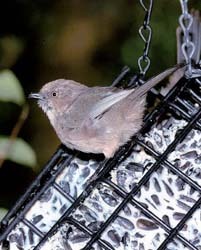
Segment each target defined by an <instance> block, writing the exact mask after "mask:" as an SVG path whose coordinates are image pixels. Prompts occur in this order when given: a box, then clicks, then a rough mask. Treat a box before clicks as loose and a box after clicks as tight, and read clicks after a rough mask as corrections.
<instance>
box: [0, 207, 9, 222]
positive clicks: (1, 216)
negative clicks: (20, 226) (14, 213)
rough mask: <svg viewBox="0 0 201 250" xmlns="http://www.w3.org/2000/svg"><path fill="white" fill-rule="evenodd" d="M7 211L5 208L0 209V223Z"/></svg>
mask: <svg viewBox="0 0 201 250" xmlns="http://www.w3.org/2000/svg"><path fill="white" fill-rule="evenodd" d="M7 212H8V210H7V209H5V208H2V207H0V221H1V220H2V219H3V217H4V216H5V215H6V214H7Z"/></svg>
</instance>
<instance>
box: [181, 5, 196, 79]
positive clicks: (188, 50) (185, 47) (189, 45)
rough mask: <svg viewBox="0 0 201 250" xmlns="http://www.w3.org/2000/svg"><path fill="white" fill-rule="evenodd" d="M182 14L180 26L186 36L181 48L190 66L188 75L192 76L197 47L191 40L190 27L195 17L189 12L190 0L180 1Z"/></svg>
mask: <svg viewBox="0 0 201 250" xmlns="http://www.w3.org/2000/svg"><path fill="white" fill-rule="evenodd" d="M180 4H181V8H182V14H181V16H180V17H179V24H180V26H181V28H182V31H183V34H184V41H183V44H182V46H181V49H182V53H183V55H184V57H185V60H186V63H187V65H188V67H187V72H186V74H187V75H188V76H189V77H190V76H192V56H193V53H194V51H195V45H194V43H193V42H192V41H191V39H190V32H189V31H190V27H191V25H192V23H193V17H192V16H191V15H190V14H189V12H188V0H180Z"/></svg>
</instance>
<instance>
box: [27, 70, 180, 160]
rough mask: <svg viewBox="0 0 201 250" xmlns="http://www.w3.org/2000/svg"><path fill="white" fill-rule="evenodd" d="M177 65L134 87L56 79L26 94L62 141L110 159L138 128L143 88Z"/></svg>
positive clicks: (161, 78) (145, 89)
mask: <svg viewBox="0 0 201 250" xmlns="http://www.w3.org/2000/svg"><path fill="white" fill-rule="evenodd" d="M177 68H178V67H173V68H171V69H167V70H166V71H164V72H162V73H161V74H159V75H157V76H156V77H153V78H151V79H150V80H148V81H147V82H145V83H144V84H143V85H142V86H140V87H137V88H135V89H129V90H128V89H127V90H123V89H119V88H116V87H87V86H85V85H82V84H80V83H78V82H75V81H72V80H64V79H59V80H55V81H53V82H49V83H47V84H45V85H44V86H43V87H42V89H41V90H40V92H39V93H32V94H30V96H29V97H31V98H35V99H38V104H39V106H40V107H41V108H42V109H43V111H44V112H45V113H46V114H47V116H48V118H49V120H50V122H51V124H52V126H53V127H54V129H55V131H56V133H57V135H58V137H59V138H60V140H61V142H62V143H63V144H65V145H66V146H67V147H69V148H71V149H77V150H79V151H82V152H88V153H103V154H104V155H105V157H106V158H110V157H112V156H113V155H114V153H115V151H116V150H117V149H118V148H119V147H120V146H121V145H123V144H124V143H126V142H127V141H128V140H129V139H130V138H131V136H133V135H134V134H135V133H136V132H137V131H138V130H139V129H140V128H141V126H142V119H143V113H144V109H145V103H146V102H145V99H146V93H147V91H149V90H150V89H151V88H152V87H154V86H155V85H156V84H157V83H159V82H160V81H162V80H163V79H164V78H166V77H167V76H169V75H170V74H172V73H173V72H174V71H175V70H176V69H177Z"/></svg>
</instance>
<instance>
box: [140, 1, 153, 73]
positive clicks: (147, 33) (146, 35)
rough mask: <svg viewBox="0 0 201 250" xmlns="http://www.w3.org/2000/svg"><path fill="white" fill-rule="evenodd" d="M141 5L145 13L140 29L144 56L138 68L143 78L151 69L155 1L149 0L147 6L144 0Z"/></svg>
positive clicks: (141, 57)
mask: <svg viewBox="0 0 201 250" xmlns="http://www.w3.org/2000/svg"><path fill="white" fill-rule="evenodd" d="M140 4H141V6H142V8H143V9H144V11H145V16H144V21H143V25H142V26H141V27H140V28H139V35H140V37H141V39H142V40H143V42H144V43H145V45H144V50H143V55H142V56H140V57H139V58H138V67H139V70H140V74H141V76H142V77H144V76H145V74H146V72H147V70H148V69H149V67H150V59H149V57H148V53H149V48H150V43H151V38H152V29H151V27H150V25H149V22H150V18H151V13H152V7H153V0H149V4H145V3H144V1H143V0H140Z"/></svg>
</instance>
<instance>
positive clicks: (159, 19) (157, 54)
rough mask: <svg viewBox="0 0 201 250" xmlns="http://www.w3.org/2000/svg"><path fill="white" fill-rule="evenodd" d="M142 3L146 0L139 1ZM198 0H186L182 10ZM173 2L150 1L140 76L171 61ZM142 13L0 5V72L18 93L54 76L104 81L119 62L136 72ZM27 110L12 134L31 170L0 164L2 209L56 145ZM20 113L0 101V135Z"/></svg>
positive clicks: (66, 3) (86, 4) (50, 3)
mask: <svg viewBox="0 0 201 250" xmlns="http://www.w3.org/2000/svg"><path fill="white" fill-rule="evenodd" d="M146 2H149V1H145V3H146ZM190 7H194V8H199V7H200V4H199V1H198V0H197V1H189V8H190ZM180 14H181V8H180V3H179V0H178V1H169V0H161V1H154V6H153V13H152V17H151V27H152V29H153V39H152V43H151V49H150V53H149V56H150V59H151V67H150V69H149V72H148V74H147V76H146V77H149V76H151V75H154V74H156V73H158V72H160V71H162V70H164V69H165V68H167V67H170V66H172V65H174V64H175V63H176V39H175V30H176V27H177V25H178V18H179V15H180ZM143 18H144V11H143V9H142V8H141V6H140V4H139V1H131V0H130V1H129V0H96V1H94V0H91V1H89V0H88V1H87V0H43V1H42V0H40V1H39V0H34V1H30V0H16V1H11V0H7V1H2V2H1V4H0V69H6V68H9V69H11V70H12V71H13V72H14V73H15V75H16V76H17V77H18V79H19V80H20V82H21V84H22V86H23V89H24V92H25V95H26V96H28V94H29V93H30V92H34V91H38V90H39V89H40V88H41V86H42V85H43V84H44V83H46V82H48V81H51V80H54V79H57V78H66V79H74V80H76V81H80V82H82V83H85V84H86V85H89V86H92V85H110V84H111V82H112V80H113V79H114V78H115V76H117V74H118V73H119V72H120V70H121V68H122V67H123V66H124V65H125V64H126V65H129V66H131V67H132V69H133V70H134V71H136V72H137V71H138V66H137V59H138V57H139V56H140V55H141V54H142V51H143V46H144V44H143V42H142V41H141V39H140V38H139V35H138V29H139V27H140V26H141V25H142V23H143ZM28 103H29V104H30V113H29V116H28V118H27V120H26V121H25V124H24V126H23V127H22V129H21V131H20V134H19V136H20V137H22V138H24V139H25V140H26V141H27V142H28V143H29V144H30V145H31V146H32V147H33V149H34V150H35V152H36V155H37V160H38V165H37V166H35V168H34V169H31V168H28V167H24V166H20V165H18V164H15V163H13V162H11V161H5V162H4V164H3V166H2V167H1V169H0V207H5V208H10V207H11V206H12V205H13V203H14V202H15V201H16V199H17V198H19V196H20V195H21V194H22V193H23V192H24V190H25V188H26V187H27V186H28V185H29V183H30V182H31V181H32V180H33V179H34V178H35V176H36V175H37V173H38V172H39V171H40V169H41V168H42V167H43V165H44V164H45V163H46V162H47V161H48V159H49V158H50V157H51V155H52V154H53V152H54V151H55V150H56V148H57V146H58V145H59V141H58V139H57V137H56V135H55V133H54V131H53V129H52V127H51V126H50V124H49V122H48V119H47V118H46V117H45V115H44V114H43V112H42V111H41V110H40V109H39V108H38V107H37V105H36V103H34V102H32V101H29V100H28ZM19 113H20V108H19V107H18V106H17V105H14V104H5V103H3V102H0V134H7V135H9V133H10V131H11V130H12V128H13V126H14V124H15V121H16V119H17V117H18V115H19Z"/></svg>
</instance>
